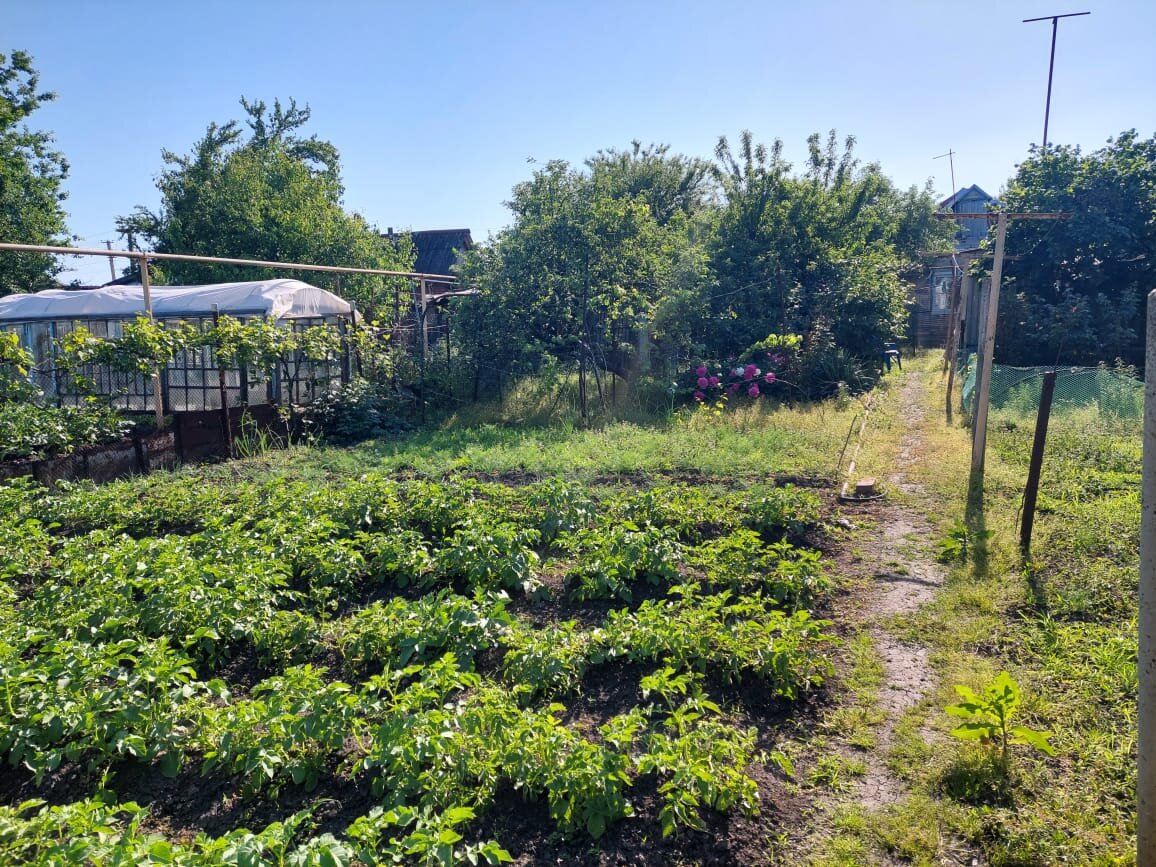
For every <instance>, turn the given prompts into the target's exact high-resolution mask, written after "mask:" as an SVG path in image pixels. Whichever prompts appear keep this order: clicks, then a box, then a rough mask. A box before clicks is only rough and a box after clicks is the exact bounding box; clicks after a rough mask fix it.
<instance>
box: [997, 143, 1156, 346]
mask: <svg viewBox="0 0 1156 867" xmlns="http://www.w3.org/2000/svg"><path fill="white" fill-rule="evenodd" d="M1001 198H1002V203H1003V206H1004V207H1005V208H1006V209H1007V210H1009V211H1063V212H1068V213H1071V215H1072V216H1071V219H1069V220H1063V221H1055V220H1011V221H1009V223H1008V229H1007V242H1006V258H1005V261H1004V271H1003V284H1002V286H1001V300H1000V319H999V325H998V329H997V334H996V339H997V347H996V358H998V359H999V360H1000V361H1002V362H1004V363H1007V364H1053V363H1058V362H1062V363H1067V364H1095V363H1096V362H1098V361H1108V362H1110V361H1113V360H1114V359H1115V358H1122V359H1123V360H1124V361H1126V362H1129V363H1142V361H1143V354H1144V348H1143V345H1142V343H1143V339H1144V316H1145V312H1144V307H1145V305H1144V298H1145V296H1146V294H1147V293H1148V292H1150V291H1151V290H1152V289H1153V288H1156V254H1154V251H1156V136H1154V137H1153V138H1149V139H1142V138H1140V137H1139V136H1138V135H1137V133H1136V131H1135V130H1130V131H1128V132H1125V133H1122V134H1121V135H1120V136H1118V137H1117V138H1115V139H1111V140H1109V141H1108V144H1107V146H1106V147H1104V148H1101V149H1100V150H1098V151H1096V152H1094V153H1091V154H1083V153H1081V152H1080V149H1079V148H1078V147H1051V148H1049V149H1048V150H1047V151H1045V152H1042V153H1041V152H1040V151H1038V150H1033V151H1032V155H1031V156H1030V157H1029V159H1027V160H1025V161H1024V162H1023V163H1021V164H1020V166H1019V168H1018V170H1017V171H1016V174H1015V176H1014V177H1013V178H1012V179H1011V181H1010V182H1009V183H1008V188H1007V190H1006V192H1005V193H1004V194H1003V196H1002V197H1001Z"/></svg>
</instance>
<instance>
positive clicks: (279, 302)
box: [0, 280, 353, 322]
mask: <svg viewBox="0 0 1156 867" xmlns="http://www.w3.org/2000/svg"><path fill="white" fill-rule="evenodd" d="M149 295H150V298H151V300H152V306H153V316H155V317H156V318H157V319H180V318H182V317H189V318H191V317H197V316H209V315H211V314H212V312H213V305H214V304H215V305H217V309H218V311H219V312H220V313H221V314H222V315H229V316H265V317H267V318H269V319H308V318H320V317H331V316H346V317H348V316H349V315H350V312H351V310H352V309H353V308H352V307H351V306H350V305H349V303H348V302H347V301H343V300H342V299H341V298H338V297H337V296H336V295H334V294H333V293H332V292H326V291H325V290H324V289H319V288H318V287H316V286H311V285H310V284H308V283H303V282H302V281H300V280H258V281H253V282H249V283H216V284H212V285H208V286H153V287H150V290H149ZM144 312H145V307H144V289H143V288H142V287H141V286H102V287H100V288H99V289H45V290H44V291H42V292H35V293H32V294H21V295H9V296H7V297H5V298H0V322H28V321H31V320H45V319H53V320H63V321H67V320H73V319H133V318H135V317H136V316H137V315H138V314H142V313H144Z"/></svg>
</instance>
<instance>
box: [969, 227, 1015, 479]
mask: <svg viewBox="0 0 1156 867" xmlns="http://www.w3.org/2000/svg"><path fill="white" fill-rule="evenodd" d="M1006 240H1007V214H1006V213H1004V212H1003V211H1000V213H999V216H998V217H997V219H996V234H995V261H994V263H993V264H992V269H991V289H990V290H989V291H988V296H987V313H986V314H985V316H984V318H983V355H982V357H981V358H980V360H979V374H978V378H977V380H976V384H975V411H974V412H973V413H972V414H971V417H972V425H973V430H972V439H971V472H972V475H973V476H974V477H975V479H974V481H975V482H977V483H978V484H979V485H980V486H982V484H983V459H984V449H985V448H987V409H988V400H989V398H990V397H991V361H992V355H993V354H994V352H995V326H996V320H997V319H998V317H999V284H1000V280H1001V279H1002V278H1003V248H1004V242H1005V241H1006Z"/></svg>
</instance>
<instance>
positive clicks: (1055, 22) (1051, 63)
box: [1022, 12, 1092, 152]
mask: <svg viewBox="0 0 1156 867" xmlns="http://www.w3.org/2000/svg"><path fill="white" fill-rule="evenodd" d="M1091 14H1092V13H1091V12H1068V13H1067V14H1065V15H1044V16H1043V17H1042V18H1025V19H1024V20H1023V22H1022V23H1024V24H1030V23H1031V22H1033V21H1051V22H1052V54H1051V58H1050V59H1049V60H1048V98H1047V101H1046V102H1045V103H1044V140H1043V142H1041V144H1040V150H1041V152H1042V151H1046V150H1047V149H1048V115H1049V114H1051V110H1052V70H1053V69H1054V68H1055V65H1056V30H1057V29H1059V25H1060V19H1061V18H1078V17H1080V16H1081V15H1091Z"/></svg>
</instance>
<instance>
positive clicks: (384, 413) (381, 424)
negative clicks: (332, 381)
mask: <svg viewBox="0 0 1156 867" xmlns="http://www.w3.org/2000/svg"><path fill="white" fill-rule="evenodd" d="M304 421H305V427H306V429H307V430H309V431H310V432H311V433H314V434H316V435H317V436H320V437H321V438H323V439H325V440H326V441H328V442H331V443H336V444H338V445H349V444H352V443H359V442H362V441H363V440H367V439H374V438H376V437H388V436H392V435H394V434H397V433H400V432H403V431H407V430H409V429H410V427H411V425H410V424H409V422H407V421H405V420H404V419H402V418H400V417H399V415H398V413H397V408H396V406H395V405H394V402H393V401H392V400H391V399H390V398H389V397H388V396H387V395H386V394H385V393H384V392H383V391H382V389H381V388H380V387H379V386H377V385H375V384H374V383H372V382H368V381H367V380H364V379H354V380H352V381H351V382H349V383H347V384H345V385H343V386H341V388H339V389H337V390H336V391H329V392H326V393H325V394H323V395H321V396H320V397H318V398H317V399H316V400H315V401H313V403H312V404H310V405H309V408H308V409H307V410H306V412H305V420H304Z"/></svg>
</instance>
